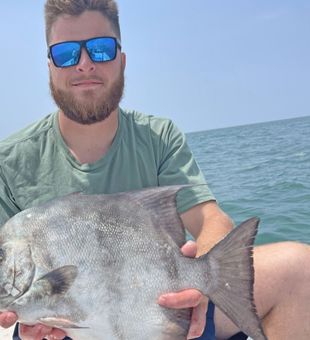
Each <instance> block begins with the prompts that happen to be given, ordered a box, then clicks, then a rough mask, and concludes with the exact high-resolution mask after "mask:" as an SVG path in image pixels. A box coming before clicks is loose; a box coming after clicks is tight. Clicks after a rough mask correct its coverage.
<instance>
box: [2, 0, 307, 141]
mask: <svg viewBox="0 0 310 340" xmlns="http://www.w3.org/2000/svg"><path fill="white" fill-rule="evenodd" d="M118 3H119V9H120V20H121V28H122V38H123V39H122V40H123V43H122V45H123V50H124V51H125V52H126V54H127V70H126V89H125V96H124V99H123V102H122V107H124V108H128V109H135V110H138V111H142V112H146V113H149V114H154V115H159V116H165V117H169V118H171V119H173V120H174V121H175V122H176V123H177V125H178V126H179V127H180V128H181V129H182V130H183V131H185V132H190V131H198V130H208V129H214V128H219V127H226V126H234V125H242V124H248V123H255V122H262V121H269V120H277V119H285V118H291V117H297V116H307V115H310V99H309V98H310V96H309V88H310V67H309V60H310V44H309V32H310V2H309V1H308V0H290V1H286V0H282V1H278V0H272V1H270V0H251V1H249V0H234V1H231V0H225V1H224V0H222V1H221V0H213V1H209V0H192V1H188V0H157V1H150V0H119V1H118ZM43 5H44V1H43V0H35V1H34V0H20V1H18V2H9V1H5V2H3V4H2V11H1V12H2V18H1V21H0V38H1V52H2V53H1V54H0V63H1V66H2V70H1V71H2V72H1V73H2V81H1V82H0V90H1V94H2V98H1V101H2V114H1V117H2V119H1V124H0V138H1V139H2V138H4V137H6V136H7V135H9V134H11V133H12V132H14V131H16V130H18V129H20V128H22V127H24V126H25V125H27V124H30V123H31V122H33V121H35V120H37V119H39V118H41V117H43V116H45V115H47V114H48V113H50V112H51V111H54V110H55V105H54V103H53V101H52V99H51V98H50V95H49V88H48V76H47V64H46V62H47V59H46V46H45V40H44V21H43Z"/></svg>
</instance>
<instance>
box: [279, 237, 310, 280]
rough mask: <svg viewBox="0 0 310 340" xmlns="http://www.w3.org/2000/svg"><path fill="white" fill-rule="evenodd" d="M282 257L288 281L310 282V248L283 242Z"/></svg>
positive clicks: (296, 243) (300, 244)
mask: <svg viewBox="0 0 310 340" xmlns="http://www.w3.org/2000/svg"><path fill="white" fill-rule="evenodd" d="M280 245H281V248H282V249H281V257H282V263H283V266H284V268H286V273H287V275H288V277H287V279H288V280H293V282H296V283H298V280H302V281H303V280H305V279H307V280H310V266H309V263H310V246H308V245H306V244H303V243H298V242H283V243H280Z"/></svg>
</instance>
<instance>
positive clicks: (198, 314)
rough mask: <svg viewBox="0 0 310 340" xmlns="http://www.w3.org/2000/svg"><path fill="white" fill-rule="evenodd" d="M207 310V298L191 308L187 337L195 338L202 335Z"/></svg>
mask: <svg viewBox="0 0 310 340" xmlns="http://www.w3.org/2000/svg"><path fill="white" fill-rule="evenodd" d="M207 310H208V300H207V299H206V298H205V299H204V300H203V301H202V302H201V303H200V304H199V305H198V306H196V307H194V308H193V311H192V318H191V324H190V327H189V331H188V335H187V339H195V338H198V337H200V336H201V335H202V333H203V331H204V329H205V327H206V315H207Z"/></svg>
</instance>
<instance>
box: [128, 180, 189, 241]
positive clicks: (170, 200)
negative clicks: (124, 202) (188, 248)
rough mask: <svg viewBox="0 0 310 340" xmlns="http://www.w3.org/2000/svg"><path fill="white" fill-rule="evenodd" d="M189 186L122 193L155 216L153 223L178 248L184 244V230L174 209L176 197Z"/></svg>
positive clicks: (163, 187)
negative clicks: (165, 233)
mask: <svg viewBox="0 0 310 340" xmlns="http://www.w3.org/2000/svg"><path fill="white" fill-rule="evenodd" d="M185 187H190V186H189V185H173V186H162V187H154V188H146V189H142V190H138V191H131V192H125V193H122V195H123V196H124V197H125V198H126V197H127V199H128V200H129V202H134V203H137V204H138V205H140V206H142V207H143V208H144V209H146V210H149V211H150V212H151V213H152V214H153V216H155V219H156V220H155V223H156V226H158V228H161V229H162V230H164V231H165V232H167V234H168V235H169V236H170V237H171V238H172V240H173V241H174V242H175V243H176V244H177V245H178V246H179V247H180V246H182V245H183V244H184V242H185V230H184V225H183V223H182V220H181V218H180V216H179V214H178V212H177V209H176V195H177V192H178V191H179V190H181V189H182V188H185Z"/></svg>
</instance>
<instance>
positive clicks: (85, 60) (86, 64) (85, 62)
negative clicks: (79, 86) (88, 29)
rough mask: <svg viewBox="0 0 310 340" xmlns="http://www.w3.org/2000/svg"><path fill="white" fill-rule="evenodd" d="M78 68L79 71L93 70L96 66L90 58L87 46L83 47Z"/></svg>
mask: <svg viewBox="0 0 310 340" xmlns="http://www.w3.org/2000/svg"><path fill="white" fill-rule="evenodd" d="M76 68H77V70H78V71H79V72H92V71H94V70H95V68H96V66H95V63H94V62H93V61H92V60H91V59H90V58H89V55H88V53H87V51H86V50H85V48H82V51H81V57H80V61H79V63H78V64H77V65H76Z"/></svg>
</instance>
